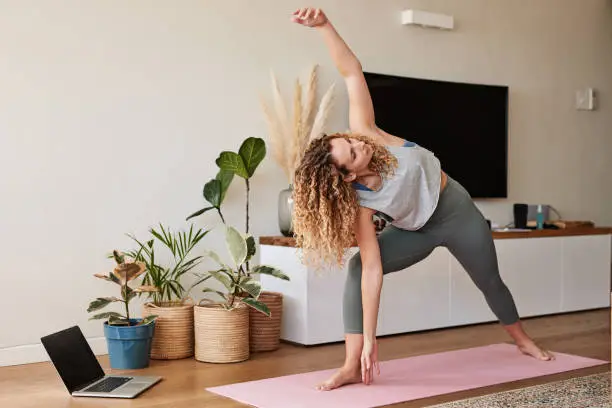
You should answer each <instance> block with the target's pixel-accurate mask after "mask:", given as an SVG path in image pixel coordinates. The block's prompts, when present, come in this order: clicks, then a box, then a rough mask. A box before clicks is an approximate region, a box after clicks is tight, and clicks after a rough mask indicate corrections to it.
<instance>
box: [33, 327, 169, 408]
mask: <svg viewBox="0 0 612 408" xmlns="http://www.w3.org/2000/svg"><path fill="white" fill-rule="evenodd" d="M40 340H41V342H42V344H43V346H44V347H45V349H46V350H47V354H49V358H51V361H52V362H53V365H54V366H55V369H56V370H57V372H58V374H59V375H60V377H61V378H62V381H63V382H64V385H66V388H68V391H69V392H70V394H72V395H73V396H75V397H104V398H135V397H136V396H137V395H139V394H140V393H142V392H143V391H145V390H146V389H148V388H150V387H152V386H153V385H155V384H156V383H158V382H159V381H160V380H161V377H144V376H130V375H105V374H104V370H102V367H101V366H100V363H98V360H97V359H96V356H95V355H94V353H93V351H92V350H91V348H90V347H89V344H88V343H87V340H85V336H83V333H82V332H81V329H80V328H79V327H78V326H73V327H70V328H68V329H65V330H62V331H60V332H57V333H53V334H50V335H48V336H45V337H42V338H41V339H40Z"/></svg>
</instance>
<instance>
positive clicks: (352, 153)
mask: <svg viewBox="0 0 612 408" xmlns="http://www.w3.org/2000/svg"><path fill="white" fill-rule="evenodd" d="M291 19H292V21H294V22H295V23H298V24H301V25H304V26H306V27H314V28H316V29H317V31H319V33H320V34H321V35H322V36H323V40H324V42H325V44H326V45H327V47H328V49H329V52H330V54H331V57H332V59H333V61H334V63H335V65H336V67H337V69H338V70H339V72H340V74H341V75H342V77H343V78H344V80H345V82H346V87H347V89H348V97H349V125H350V133H348V134H344V133H342V134H341V133H338V134H333V135H323V136H322V137H320V138H317V139H315V140H313V141H312V142H311V143H310V145H309V146H308V149H307V151H306V153H305V156H304V158H303V160H302V161H301V163H300V165H299V167H298V168H297V169H296V172H295V182H294V200H295V201H294V219H293V222H294V231H295V236H296V243H297V246H298V247H299V248H301V250H302V253H303V255H304V257H305V258H304V261H305V262H309V263H311V262H317V263H319V264H320V263H326V264H330V262H341V261H342V258H343V256H344V254H345V253H346V250H347V249H349V248H350V247H351V246H353V245H354V242H355V240H356V242H357V245H358V246H359V253H357V254H356V255H355V256H353V257H352V258H351V259H350V261H349V272H348V276H347V278H346V286H345V289H344V298H343V319H344V330H345V341H346V360H345V363H344V366H343V367H342V368H340V369H339V370H338V371H337V372H336V373H335V374H334V375H333V376H332V377H331V378H330V379H328V380H327V381H325V382H324V383H322V384H319V385H317V388H318V389H321V390H330V389H333V388H337V387H339V386H342V385H344V384H349V383H354V382H360V381H361V382H363V383H365V384H370V383H371V382H372V380H373V375H374V372H376V373H378V374H380V370H379V367H378V357H377V342H376V323H377V315H378V308H379V302H380V291H381V287H382V282H383V275H384V274H387V273H390V272H394V271H399V270H402V269H405V268H408V267H409V266H411V265H414V264H415V263H417V262H419V261H421V260H423V259H424V258H425V257H427V256H428V255H429V254H430V253H431V252H432V251H433V250H434V249H435V248H436V247H438V246H444V247H446V248H448V250H449V251H450V252H451V253H452V254H453V256H454V257H456V258H457V260H458V261H459V262H460V263H461V265H462V266H463V268H464V269H465V270H466V271H467V272H468V274H469V275H470V277H471V279H472V280H473V282H474V283H475V284H476V286H477V287H478V288H479V289H480V290H481V291H482V293H483V295H484V297H485V299H486V301H487V304H488V305H489V307H490V308H491V310H492V311H493V313H495V315H496V316H497V318H498V319H499V321H500V323H501V324H502V326H503V328H504V329H505V330H506V331H507V332H508V334H509V335H510V336H511V337H512V338H513V339H514V341H515V343H516V345H517V346H518V348H519V350H520V351H521V352H523V353H524V354H527V355H530V356H533V357H535V358H537V359H540V360H551V359H553V358H554V357H553V355H552V354H551V353H549V352H548V351H545V350H543V349H541V348H540V347H539V346H537V345H536V344H535V343H534V341H533V340H532V339H531V338H530V337H529V336H528V335H527V334H526V333H525V331H524V330H523V328H522V326H521V323H520V321H519V316H518V313H517V309H516V306H515V304H514V300H513V298H512V295H511V294H510V292H509V290H508V288H507V287H506V285H505V284H504V282H503V281H502V279H501V277H500V275H499V271H498V265H497V256H496V253H495V246H494V243H493V239H492V236H491V231H490V228H489V226H488V224H487V222H486V220H485V219H484V217H483V216H482V214H481V213H480V211H479V210H478V208H477V207H476V206H475V205H474V202H473V201H472V199H471V197H470V195H469V194H468V192H467V191H466V190H465V189H464V188H463V187H462V186H461V185H460V184H459V183H457V182H456V181H455V180H453V179H452V178H451V177H450V176H448V175H447V174H445V172H444V171H442V169H441V165H440V162H439V161H438V159H437V158H436V157H435V156H434V155H433V154H432V153H431V152H429V151H428V150H426V149H424V148H422V147H420V146H418V145H416V144H414V143H411V142H407V141H406V140H404V139H402V138H399V137H397V136H393V135H390V134H388V133H386V132H385V131H383V130H381V129H379V128H378V127H377V126H376V122H375V119H374V110H373V105H372V100H371V98H370V94H369V90H368V86H367V84H366V81H365V78H364V75H363V71H362V67H361V63H360V62H359V60H358V59H357V58H356V56H355V55H354V54H353V52H352V51H351V50H350V49H349V47H348V46H347V45H346V44H345V42H344V41H343V40H342V38H341V37H340V36H339V35H338V33H337V32H336V30H335V29H334V27H333V26H332V24H331V23H330V22H329V21H328V19H327V17H326V16H325V14H324V13H323V12H322V11H321V10H320V9H313V8H303V9H300V10H297V11H296V12H295V13H293V15H292V16H291ZM375 214H376V215H378V216H380V217H383V218H386V219H387V220H388V226H387V227H386V228H385V230H384V231H383V232H382V233H381V234H380V235H379V236H377V234H376V231H375V226H374V223H373V221H372V217H373V216H374V215H375ZM423 313H426V311H423ZM500 369H503V367H500Z"/></svg>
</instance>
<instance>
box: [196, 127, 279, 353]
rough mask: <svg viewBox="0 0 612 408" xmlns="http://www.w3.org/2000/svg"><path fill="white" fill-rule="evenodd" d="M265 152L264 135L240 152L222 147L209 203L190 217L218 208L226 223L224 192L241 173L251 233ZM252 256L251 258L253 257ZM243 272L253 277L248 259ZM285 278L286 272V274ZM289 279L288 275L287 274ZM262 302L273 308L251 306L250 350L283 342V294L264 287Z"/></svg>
mask: <svg viewBox="0 0 612 408" xmlns="http://www.w3.org/2000/svg"><path fill="white" fill-rule="evenodd" d="M265 156H266V144H265V142H264V141H263V139H261V138H255V137H249V138H247V139H245V140H244V141H243V143H242V144H241V146H240V148H239V150H238V152H231V151H223V152H221V154H220V155H219V157H218V158H217V160H216V163H217V166H218V167H219V169H220V170H219V173H218V174H217V176H216V178H215V179H213V180H210V181H209V182H208V183H206V185H205V186H204V198H205V199H206V201H208V203H209V204H210V206H208V207H205V208H203V209H201V210H199V211H196V212H195V213H193V214H191V215H190V216H189V217H187V220H189V219H190V218H193V217H196V216H199V215H201V214H203V213H205V212H206V211H209V210H212V209H216V210H217V212H218V213H219V216H220V217H221V220H222V221H223V223H224V224H225V225H227V224H226V222H225V219H224V217H223V214H222V212H221V205H222V203H223V200H224V199H225V193H226V192H227V189H228V188H229V186H230V185H231V183H232V180H233V177H234V176H238V177H240V178H242V179H243V180H244V181H245V187H246V208H245V215H246V219H245V229H246V231H245V232H246V234H248V233H249V220H250V191H251V183H250V181H251V178H252V177H253V175H254V174H255V170H257V167H258V166H259V164H260V163H261V161H262V160H263V159H264V158H265ZM248 240H249V245H250V246H249V247H250V248H252V254H251V256H250V257H252V256H253V255H255V253H256V245H255V240H254V238H253V237H252V236H249V237H248ZM250 257H249V259H250ZM243 272H244V274H245V276H246V277H248V278H251V277H252V276H251V274H252V271H251V268H250V266H249V260H247V261H246V263H245V265H244V271H243ZM285 278H287V277H286V275H285ZM287 279H289V278H287ZM259 299H260V302H261V303H263V304H265V305H266V306H267V308H268V310H269V311H270V312H271V313H269V314H268V315H266V316H264V315H262V314H260V313H257V312H256V311H255V310H254V309H250V312H249V313H250V318H249V325H250V330H249V333H250V342H251V344H250V349H251V351H270V350H275V349H276V348H278V346H279V343H280V328H281V319H282V308H283V295H282V294H281V293H278V292H271V291H263V292H262V293H261V294H260V297H259Z"/></svg>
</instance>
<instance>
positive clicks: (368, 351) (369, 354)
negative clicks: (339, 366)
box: [361, 339, 380, 385]
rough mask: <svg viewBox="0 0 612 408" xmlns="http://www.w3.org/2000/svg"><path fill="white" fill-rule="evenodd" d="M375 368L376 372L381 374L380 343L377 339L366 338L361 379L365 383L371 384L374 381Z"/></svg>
mask: <svg viewBox="0 0 612 408" xmlns="http://www.w3.org/2000/svg"><path fill="white" fill-rule="evenodd" d="M374 370H376V374H378V375H380V366H379V365H378V343H377V341H376V339H374V340H367V339H364V342H363V349H362V352H361V381H362V382H363V383H364V384H366V385H370V384H371V383H372V381H374Z"/></svg>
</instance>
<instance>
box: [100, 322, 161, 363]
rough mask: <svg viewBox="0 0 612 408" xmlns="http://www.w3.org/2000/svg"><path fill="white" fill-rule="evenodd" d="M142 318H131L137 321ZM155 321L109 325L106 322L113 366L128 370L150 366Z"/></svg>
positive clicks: (105, 334)
mask: <svg viewBox="0 0 612 408" xmlns="http://www.w3.org/2000/svg"><path fill="white" fill-rule="evenodd" d="M141 320H142V319H130V322H132V323H137V322H140V321H141ZM154 331H155V321H152V322H151V323H149V324H146V325H142V326H109V325H108V322H104V336H105V337H106V344H107V345H108V356H109V359H110V366H111V368H115V369H120V370H126V369H134V368H145V367H148V366H149V356H150V353H151V342H152V339H153V332H154Z"/></svg>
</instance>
